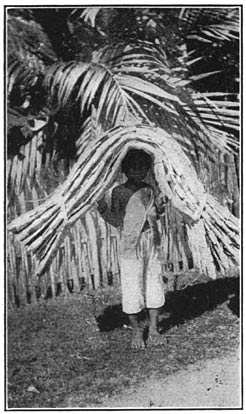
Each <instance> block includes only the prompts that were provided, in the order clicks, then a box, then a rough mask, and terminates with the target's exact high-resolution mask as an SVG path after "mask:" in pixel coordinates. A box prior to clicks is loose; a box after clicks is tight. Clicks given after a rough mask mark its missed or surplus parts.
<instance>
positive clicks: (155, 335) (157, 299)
mask: <svg viewBox="0 0 246 414" xmlns="http://www.w3.org/2000/svg"><path fill="white" fill-rule="evenodd" d="M164 303H165V293H164V283H163V279H162V269H161V263H160V261H159V258H158V254H157V252H155V251H154V250H153V251H152V252H151V255H150V260H149V263H148V271H147V283H146V304H147V308H148V311H149V317H150V326H149V335H148V344H150V345H161V344H163V343H164V342H165V340H164V337H163V335H160V333H159V332H158V315H159V311H160V308H161V307H162V306H163V305H164Z"/></svg>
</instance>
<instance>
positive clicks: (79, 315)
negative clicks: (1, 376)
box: [7, 277, 241, 408]
mask: <svg viewBox="0 0 246 414" xmlns="http://www.w3.org/2000/svg"><path fill="white" fill-rule="evenodd" d="M238 288H239V281H238V278H237V277H229V278H226V279H219V280H216V281H204V280H201V279H198V281H197V283H196V284H195V285H194V286H188V287H186V288H185V287H184V288H182V287H181V288H180V286H178V289H179V290H177V291H175V292H173V291H171V292H169V293H168V294H167V299H166V305H165V307H164V309H163V312H162V314H161V317H160V330H161V333H162V334H163V335H164V336H165V344H164V345H163V346H160V347H157V348H147V349H146V350H143V351H133V350H131V348H130V339H131V330H130V329H129V326H128V320H127V318H126V317H125V316H124V314H123V313H122V311H121V305H120V293H119V291H118V290H116V289H115V288H107V289H102V290H101V291H100V292H89V291H85V290H84V291H82V292H81V293H80V294H74V295H69V296H68V297H67V298H64V297H58V298H54V299H51V300H48V301H45V302H42V303H40V304H38V305H35V306H34V305H29V306H26V307H24V308H20V309H19V310H18V311H15V312H13V311H12V312H9V314H8V337H7V343H8V355H7V362H8V372H7V374H8V376H7V377H8V378H7V380H8V407H9V408H24V407H25V408H65V407H79V408H88V407H90V408H93V407H95V408H104V407H130V406H132V407H138V408H145V407H175V406H176V407H183V408H185V407H186V406H188V407H190V408H191V407H197V408H198V407H202V406H204V407H206V406H207V407H213V408H216V407H218V408H221V407H226V408H238V407H240V405H241V402H240V395H241V388H240V375H239V369H240V354H239V344H240V319H239V302H238ZM142 325H143V328H144V329H145V331H146V335H147V329H148V320H147V318H146V315H145V314H143V315H142ZM192 390H193V391H192Z"/></svg>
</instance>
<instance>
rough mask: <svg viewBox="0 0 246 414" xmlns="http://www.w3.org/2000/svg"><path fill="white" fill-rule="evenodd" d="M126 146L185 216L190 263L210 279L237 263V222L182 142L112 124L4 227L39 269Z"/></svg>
mask: <svg viewBox="0 0 246 414" xmlns="http://www.w3.org/2000/svg"><path fill="white" fill-rule="evenodd" d="M131 148H137V149H142V150H144V151H146V152H147V153H149V154H150V155H151V157H152V160H153V165H154V174H155V178H156V181H157V182H158V185H159V188H160V191H161V192H163V193H164V194H166V195H167V196H168V197H169V199H170V200H171V202H172V205H173V206H174V207H175V208H177V209H178V210H179V211H180V212H181V213H182V215H183V216H184V217H186V218H187V220H188V221H187V224H186V227H187V233H188V235H189V242H190V247H191V250H192V253H193V256H194V262H195V265H196V266H197V267H198V268H199V269H200V270H201V271H202V272H204V273H206V274H208V275H209V276H211V277H213V278H215V277H216V266H217V268H219V269H220V270H221V271H222V270H226V269H228V268H230V266H231V265H232V264H233V263H238V261H239V257H238V249H239V225H238V219H237V218H235V217H234V216H233V215H232V214H231V213H230V212H229V211H228V210H227V209H225V208H224V207H223V206H221V205H220V204H219V203H218V202H217V201H216V200H215V199H214V198H213V197H212V196H210V195H208V194H207V193H206V192H205V190H204V187H203V185H202V184H201V182H200V181H199V180H198V178H197V175H196V172H195V169H194V167H193V166H192V164H191V162H190V160H189V159H188V158H187V156H186V155H185V153H184V152H183V150H182V148H181V146H180V145H179V144H178V143H177V142H176V141H174V140H173V139H172V137H171V136H170V135H168V134H167V133H166V132H165V131H163V130H162V129H160V128H153V127H149V126H148V125H146V126H145V125H137V126H131V127H122V126H119V127H115V128H113V129H112V130H110V131H108V132H107V133H105V134H103V135H102V136H101V137H100V138H99V139H97V140H96V142H95V144H94V145H93V151H91V148H89V149H88V150H87V151H85V152H83V153H82V154H81V156H80V157H79V159H78V160H77V162H76V164H75V165H74V167H73V169H72V170H71V173H70V174H69V176H68V177H67V179H66V181H65V182H64V183H63V184H62V185H61V186H60V187H58V189H57V190H56V191H55V192H54V193H53V194H52V195H51V196H50V197H49V198H48V199H47V200H46V201H45V202H44V203H43V204H42V205H40V206H39V207H38V208H36V209H34V210H32V211H30V212H28V213H27V214H24V215H23V216H20V217H19V218H17V219H16V220H14V221H13V222H12V223H10V225H9V230H10V231H12V232H14V233H15V234H17V235H18V238H19V239H20V240H21V241H22V243H23V244H24V245H25V246H26V248H27V249H29V250H32V251H33V253H34V254H35V256H36V258H37V260H38V263H39V266H38V268H37V270H36V273H37V274H42V273H43V272H44V271H45V270H46V269H47V267H48V266H49V264H50V262H51V261H52V259H53V257H54V255H55V253H56V251H57V249H58V247H59V245H60V243H61V242H62V240H63V238H64V236H65V234H66V229H67V228H68V227H69V226H71V225H73V224H74V223H75V222H76V220H77V219H78V218H79V217H81V215H83V214H85V213H86V212H87V211H88V210H89V209H90V208H91V207H92V206H94V205H95V203H96V202H97V200H98V199H100V198H101V197H102V196H103V194H104V193H105V192H106V191H107V189H109V188H110V187H111V186H112V184H113V182H114V180H115V178H116V176H117V173H118V171H119V168H120V164H121V162H122V160H123V158H124V157H125V155H126V153H127V151H128V150H129V149H131Z"/></svg>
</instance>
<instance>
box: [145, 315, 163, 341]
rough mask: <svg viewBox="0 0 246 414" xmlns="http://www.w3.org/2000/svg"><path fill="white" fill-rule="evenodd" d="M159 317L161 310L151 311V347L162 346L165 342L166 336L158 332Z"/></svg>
mask: <svg viewBox="0 0 246 414" xmlns="http://www.w3.org/2000/svg"><path fill="white" fill-rule="evenodd" d="M158 315H159V309H154V308H150V309H149V317H150V326H149V336H148V344H149V345H162V344H163V343H164V342H165V338H164V336H163V335H161V334H160V333H159V332H158Z"/></svg>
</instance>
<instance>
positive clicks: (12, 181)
mask: <svg viewBox="0 0 246 414" xmlns="http://www.w3.org/2000/svg"><path fill="white" fill-rule="evenodd" d="M239 28H240V26H239V8H238V7H235V8H223V9H222V8H207V9H206V8H201V9H195V8H194V9H193V8H192V9H179V8H86V9H82V8H78V9H69V8H68V9H55V8H47V9H35V8H26V9H25V8H23V9H18V8H13V9H9V10H8V129H9V137H8V151H9V156H10V163H9V169H8V184H9V190H10V194H12V193H14V194H15V195H16V194H20V193H21V192H22V191H23V188H24V186H25V185H26V183H29V180H30V179H31V186H32V185H33V182H34V181H35V180H38V179H39V176H40V174H41V171H42V168H43V165H46V167H47V165H50V164H51V165H55V164H56V162H57V160H58V159H67V160H69V159H72V160H74V159H78V164H77V169H78V171H79V170H80V165H81V163H82V164H83V160H84V157H85V155H86V154H87V158H88V156H89V157H90V154H92V155H93V154H94V152H93V151H94V148H95V146H96V145H97V144H98V143H102V142H104V141H103V140H104V137H107V138H108V137H111V138H112V139H113V138H115V131H117V128H119V130H120V131H121V133H120V134H118V135H117V134H116V136H117V137H118V139H119V142H118V143H117V151H118V149H119V148H120V147H121V144H122V148H123V145H124V139H123V137H125V135H126V133H127V131H128V128H129V127H131V126H133V128H134V126H136V125H138V127H137V128H135V135H134V136H133V140H137V139H139V136H138V134H141V132H142V131H144V128H147V130H148V131H149V130H151V129H152V130H153V136H154V137H159V136H160V135H161V134H163V136H164V137H165V136H169V137H171V139H172V140H173V145H174V148H178V149H179V148H180V147H179V145H180V146H181V151H182V150H183V151H184V152H185V154H186V156H187V157H188V158H189V159H190V161H191V162H192V165H193V167H192V168H195V169H196V171H197V172H203V171H200V170H202V169H203V168H204V166H205V167H206V170H207V171H209V169H210V166H211V162H212V163H217V162H218V155H219V154H221V153H222V154H225V153H231V154H233V155H234V156H235V159H236V158H237V154H238V148H239V136H238V130H239V121H238V106H239V104H238V86H237V81H238V64H239V62H238V49H239ZM19 34H21V35H19ZM58 34H59V35H58ZM204 43H205V44H206V45H207V48H206V53H207V55H206V56H203V55H202V54H201V55H199V54H200V53H201V48H200V45H201V44H204ZM231 46H233V51H230V53H229V52H226V53H225V51H228V50H230V48H231ZM194 47H195V48H194ZM221 51H222V52H221ZM221 55H222V57H221ZM215 56H216V57H217V56H220V57H221V58H220V59H218V60H219V64H216V65H214V57H215ZM224 57H226V60H227V61H228V62H229V61H230V60H233V61H234V63H235V65H234V66H233V67H232V65H229V69H230V79H231V83H230V85H229V86H228V85H227V84H225V85H224V86H225V89H224V90H223V85H220V87H219V88H215V89H213V88H212V86H214V84H213V82H212V83H211V82H210V80H211V79H213V78H215V79H216V76H219V77H220V76H221V73H224V72H226V70H227V66H225V61H224ZM206 58H207V59H208V60H207V61H206ZM209 61H210V62H213V65H210V64H209V65H208V64H207V63H208V62H209ZM201 62H205V68H204V63H203V65H202V66H199V64H200V63H201ZM201 68H202V69H203V70H202V71H200V70H199V69H201ZM227 78H228V75H226V76H224V79H225V80H226V79H227ZM217 79H218V78H217ZM211 85H212V86H211ZM141 125H142V126H143V125H144V128H141ZM156 128H158V131H159V132H158V134H155V133H154V131H155V130H156ZM140 138H141V137H140ZM158 139H159V138H157V141H158ZM121 140H122V141H121ZM175 141H176V142H177V145H178V146H175V145H176V142H175ZM107 142H108V140H107ZM150 146H151V148H149V152H150V153H153V154H155V149H156V146H157V142H156V143H155V140H154V139H152V140H150ZM107 150H108V151H110V146H107ZM88 154H89V155H88ZM178 154H179V155H180V162H182V156H181V155H182V154H181V152H180V151H179V150H178V151H177V157H178ZM178 159H179V158H178ZM87 161H88V160H87ZM104 161H105V159H104ZM91 167H92V169H93V168H94V167H95V165H94V164H93V165H92V166H91ZM85 168H89V166H88V165H87V163H85ZM73 171H77V170H76V167H75V169H74V170H73ZM90 171H91V170H90ZM105 171H106V170H105ZM105 174H106V172H105ZM113 176H114V177H115V170H114V171H113ZM71 177H73V173H72V175H71V176H69V179H68V180H67V182H66V183H65V187H66V188H70V189H72V188H73V182H72V181H71V179H72V178H71ZM27 178H28V179H27ZM102 182H103V180H102ZM105 182H106V183H107V184H109V183H108V182H107V180H106V181H105ZM28 185H29V184H28ZM65 187H64V188H65ZM102 188H104V187H102ZM105 188H106V187H105ZM95 189H96V190H95ZM183 189H184V188H183ZM97 190H98V182H97V183H96V186H94V190H93V191H97ZM69 191H70V190H69ZM69 191H68V193H67V194H68V198H71V196H72V195H73V194H72V192H71V193H69ZM71 191H72V190H71ZM76 191H77V190H76ZM80 195H81V194H80ZM82 195H83V194H82ZM200 196H201V197H202V193H201V195H200ZM86 197H87V196H86ZM198 199H199V196H198ZM52 200H53V201H54V199H51V203H52V202H53V201H52ZM74 202H75V203H76V197H75V199H74V201H73V203H74ZM80 202H81V200H80ZM63 203H64V201H62V202H61V205H63ZM88 203H89V202H88V200H87V201H86V203H85V205H86V206H87V207H88ZM201 204H202V203H201ZM45 205H46V204H45ZM45 205H44V208H45ZM82 205H83V203H82V204H81V205H80V207H78V212H79V213H81V206H82ZM58 207H59V208H58V210H59V214H60V207H61V206H58ZM52 208H54V209H56V208H57V205H56V201H55V205H54V206H53V207H52ZM63 210H64V209H62V211H63ZM38 211H39V210H38ZM40 211H41V212H42V208H41V210H40ZM52 211H53V210H52ZM76 211H77V210H76V209H75V212H74V211H72V212H71V214H75V215H76V214H77V213H76ZM63 212H64V211H63ZM35 214H36V213H34V216H33V217H34V218H35ZM59 214H58V215H57V216H56V219H55V220H58V221H57V223H58V222H59V220H60V216H59ZM222 216H223V217H225V213H224V210H223V214H222ZM31 217H32V216H30V217H29V218H31ZM76 217H77V215H76ZM63 218H64V217H63ZM52 220H53V219H52ZM223 220H224V219H223ZM223 220H222V221H223ZM230 220H232V219H231V218H230ZM17 223H18V221H17ZM23 223H24V224H23ZM23 223H22V224H21V225H20V227H21V230H20V227H18V226H19V225H18V226H17V227H18V229H17V230H18V231H22V230H23V229H22V225H24V227H25V226H27V223H26V222H23ZM36 224H37V222H36ZM39 224H40V222H38V228H35V231H36V230H37V231H38V232H39ZM41 224H42V225H41V227H42V228H44V229H46V230H47V229H48V228H47V222H46V223H41ZM53 224H54V223H53ZM234 224H235V223H234ZM235 225H236V224H235ZM12 227H13V226H12ZM29 230H30V229H29V228H28V227H27V233H28V234H27V237H28V240H29V239H30V240H29V241H30V242H31V243H32V242H34V244H35V240H33V234H32V231H31V230H30V233H29ZM46 230H45V231H46ZM47 231H48V233H49V237H48V244H47V245H46V246H44V247H45V250H44V251H42V261H43V265H42V266H41V267H42V270H43V269H44V268H45V266H46V263H47V254H46V253H45V252H48V251H49V246H50V248H51V250H52V252H53V253H54V252H55V250H56V245H58V244H59V243H58V241H59V237H58V236H57V235H54V234H53V232H52V231H51V233H50V232H49V229H48V230H47ZM209 231H211V228H210V230H208V229H207V230H206V234H207V233H208V232H209ZM233 231H234V230H233ZM24 233H25V230H24ZM193 233H194V232H193ZM203 233H204V240H205V230H204V228H203ZM234 233H235V231H234ZM236 233H237V232H236ZM35 234H36V233H35ZM25 237H26V236H25ZM233 237H234V236H233ZM41 238H42V237H41ZM215 240H217V236H216V239H215ZM37 243H39V241H38V239H37V242H36V244H37ZM206 243H207V242H206ZM41 244H42V243H41ZM216 244H217V242H216ZM211 245H212V242H211ZM194 246H195V242H194ZM235 248H236V250H237V248H238V246H237V242H235ZM47 249H48V250H47ZM43 253H44V254H43ZM49 253H50V251H49ZM53 253H52V254H53ZM219 254H220V255H221V254H222V255H223V254H224V253H223V251H222V250H221V251H220V253H219ZM214 255H218V253H217V250H216V253H214ZM198 256H199V255H198ZM233 256H234V253H233ZM217 262H218V263H222V262H223V260H221V259H220V258H219V259H218V257H217ZM204 263H205V262H204Z"/></svg>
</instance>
